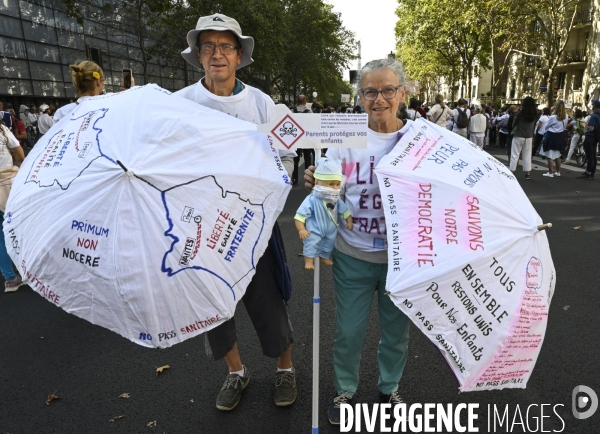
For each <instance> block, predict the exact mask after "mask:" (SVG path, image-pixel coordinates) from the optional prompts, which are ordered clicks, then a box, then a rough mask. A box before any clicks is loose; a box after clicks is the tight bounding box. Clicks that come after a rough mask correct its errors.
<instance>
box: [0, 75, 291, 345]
mask: <svg viewBox="0 0 600 434" xmlns="http://www.w3.org/2000/svg"><path fill="white" fill-rule="evenodd" d="M268 140H269V139H268V137H267V136H265V135H262V134H258V133H257V132H256V126H254V125H253V124H251V123H248V122H244V121H240V120H237V119H235V118H233V117H231V116H228V115H226V114H223V113H219V112H217V111H214V110H211V109H208V108H205V107H202V106H200V105H198V104H195V103H193V102H191V101H188V100H185V99H182V98H179V97H177V96H173V95H170V94H169V92H167V91H165V90H163V89H161V88H159V87H157V86H154V85H148V86H144V87H137V88H133V89H131V90H129V91H126V92H121V93H118V94H110V95H106V96H99V97H95V98H90V99H85V100H83V101H82V103H81V104H79V105H78V106H77V108H76V109H75V111H74V112H72V113H71V114H70V115H69V116H67V117H65V118H64V119H62V120H61V121H59V122H58V123H57V124H55V125H54V126H53V127H52V128H51V129H50V131H48V132H47V133H46V134H45V135H44V138H43V139H42V140H40V141H39V142H38V143H37V144H36V147H35V148H34V149H33V151H32V152H31V153H30V154H29V156H28V157H27V159H26V160H25V161H24V163H23V165H22V166H21V170H20V171H19V174H18V175H17V177H16V178H15V180H14V183H13V187H12V192H11V194H10V197H9V200H8V204H7V207H6V213H5V214H6V219H5V221H4V231H5V236H6V237H7V238H6V239H7V247H8V251H9V254H10V256H11V257H12V259H13V261H14V262H15V264H17V266H18V268H19V270H20V271H21V273H22V276H23V280H24V281H25V282H27V283H28V284H29V285H30V286H31V288H32V289H33V290H34V291H36V292H38V293H40V294H41V295H42V296H44V297H45V298H46V299H48V300H49V301H50V302H52V303H54V304H56V305H58V306H60V307H61V308H63V309H64V310H66V311H67V312H69V313H72V314H74V315H77V316H79V317H81V318H84V319H86V320H88V321H90V322H92V323H94V324H98V325H101V326H103V327H106V328H108V329H110V330H113V331H114V332H116V333H119V334H120V335H122V336H124V337H126V338H127V339H130V340H131V341H133V342H135V343H137V344H140V345H143V346H148V347H168V346H171V345H173V344H175V343H178V342H182V341H183V340H185V339H187V338H190V337H193V336H197V335H198V334H201V333H203V332H205V331H207V330H210V329H211V328H214V327H216V326H218V325H219V324H221V323H222V322H223V321H225V320H227V319H228V318H230V317H231V316H232V315H233V313H234V311H235V306H236V303H237V302H238V301H239V300H240V298H241V297H242V296H243V294H244V292H245V290H246V287H247V285H248V283H249V282H250V280H251V279H252V276H253V275H254V272H255V266H256V263H257V261H258V259H259V258H260V256H261V255H262V254H263V253H264V251H265V249H266V247H267V243H268V241H269V237H270V235H271V230H272V227H273V225H274V223H275V220H276V218H277V216H278V215H279V213H280V212H281V210H282V209H283V206H284V203H285V199H286V197H287V194H288V193H289V191H290V188H291V187H290V185H289V181H288V178H287V175H286V172H285V170H284V168H283V166H282V164H281V161H280V160H279V157H278V154H277V151H275V150H274V149H272V148H271V146H270V144H269V141H268Z"/></svg>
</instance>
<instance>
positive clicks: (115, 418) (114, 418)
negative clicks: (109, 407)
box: [108, 414, 125, 422]
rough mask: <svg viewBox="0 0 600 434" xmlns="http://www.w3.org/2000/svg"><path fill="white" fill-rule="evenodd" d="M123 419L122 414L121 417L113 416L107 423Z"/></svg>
mask: <svg viewBox="0 0 600 434" xmlns="http://www.w3.org/2000/svg"><path fill="white" fill-rule="evenodd" d="M124 417H125V415H124V414H122V415H121V416H115V417H113V418H112V419H109V420H108V421H109V422H114V421H115V420H119V419H123V418H124Z"/></svg>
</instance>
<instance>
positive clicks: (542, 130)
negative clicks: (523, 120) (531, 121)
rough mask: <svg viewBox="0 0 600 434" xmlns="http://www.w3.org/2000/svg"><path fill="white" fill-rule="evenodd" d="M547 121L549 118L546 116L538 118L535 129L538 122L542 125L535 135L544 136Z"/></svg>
mask: <svg viewBox="0 0 600 434" xmlns="http://www.w3.org/2000/svg"><path fill="white" fill-rule="evenodd" d="M549 119H550V116H547V115H542V116H541V117H540V119H539V120H538V122H537V124H536V128H537V126H538V125H539V124H540V122H541V123H542V126H541V127H539V128H537V134H544V133H545V132H546V124H547V123H548V120H549Z"/></svg>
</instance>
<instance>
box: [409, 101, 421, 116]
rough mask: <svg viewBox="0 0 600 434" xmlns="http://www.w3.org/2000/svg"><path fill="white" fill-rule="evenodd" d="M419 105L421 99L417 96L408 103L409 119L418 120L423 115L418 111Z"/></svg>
mask: <svg viewBox="0 0 600 434" xmlns="http://www.w3.org/2000/svg"><path fill="white" fill-rule="evenodd" d="M418 106H419V101H418V100H417V99H416V98H411V99H410V101H409V104H408V110H406V113H408V119H410V120H411V121H416V120H417V119H419V118H420V117H421V114H420V113H419V112H418V111H417V107H418Z"/></svg>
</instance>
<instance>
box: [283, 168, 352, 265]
mask: <svg viewBox="0 0 600 434" xmlns="http://www.w3.org/2000/svg"><path fill="white" fill-rule="evenodd" d="M314 177H315V186H314V188H313V190H312V193H311V194H309V195H308V196H307V197H306V199H304V202H302V205H300V208H298V211H296V216H295V217H294V220H295V224H296V229H297V230H298V234H299V235H300V239H301V240H302V242H303V243H304V250H303V252H302V253H303V254H304V268H305V269H306V270H314V269H315V264H314V260H315V258H316V257H317V256H318V257H319V260H320V261H321V262H322V263H324V264H325V265H333V261H332V260H331V259H330V256H331V252H332V250H333V245H334V244H335V237H336V236H337V232H338V220H339V218H340V217H341V218H342V219H344V220H346V227H347V228H348V229H350V230H352V229H353V226H354V225H353V223H352V216H351V215H350V211H349V210H348V207H347V206H346V204H345V203H344V202H342V200H341V199H340V191H341V187H342V163H341V162H340V161H339V160H330V159H329V158H319V159H318V160H317V167H316V169H315V174H314Z"/></svg>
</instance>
